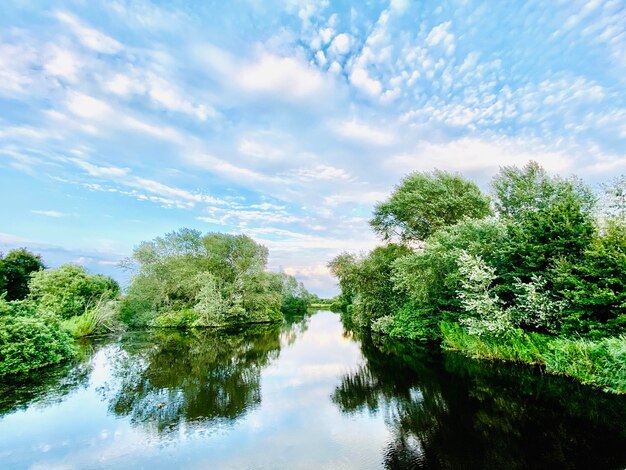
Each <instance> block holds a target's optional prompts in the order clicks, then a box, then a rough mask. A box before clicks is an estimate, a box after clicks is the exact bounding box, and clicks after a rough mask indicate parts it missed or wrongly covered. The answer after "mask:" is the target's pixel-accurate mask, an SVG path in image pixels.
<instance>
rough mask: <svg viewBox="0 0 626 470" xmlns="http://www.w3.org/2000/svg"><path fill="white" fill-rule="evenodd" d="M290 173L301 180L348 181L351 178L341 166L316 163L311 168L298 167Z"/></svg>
mask: <svg viewBox="0 0 626 470" xmlns="http://www.w3.org/2000/svg"><path fill="white" fill-rule="evenodd" d="M291 174H293V176H295V177H296V178H298V179H299V180H301V181H315V180H337V181H350V180H352V179H353V177H352V175H350V173H348V172H347V171H346V170H344V169H342V168H337V167H334V166H330V165H321V164H320V165H316V166H314V167H311V168H299V169H297V170H295V171H293V172H292V173H291Z"/></svg>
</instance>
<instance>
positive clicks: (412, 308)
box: [392, 218, 506, 339]
mask: <svg viewBox="0 0 626 470" xmlns="http://www.w3.org/2000/svg"><path fill="white" fill-rule="evenodd" d="M505 236H506V227H505V226H504V225H503V224H501V223H500V222H498V221H497V220H494V219H489V218H488V219H482V220H471V219H467V220H463V221H461V222H459V223H457V224H455V225H452V226H450V227H445V228H442V229H440V230H438V231H436V232H435V233H434V234H432V235H431V236H430V237H429V238H428V239H427V240H426V243H425V246H424V249H423V250H422V251H417V252H412V253H410V254H408V255H407V256H404V257H402V258H399V259H398V260H396V261H395V262H394V266H393V275H392V277H393V279H392V280H393V283H394V286H395V289H396V290H397V291H402V292H404V293H405V295H406V296H407V297H408V299H409V302H410V304H407V305H405V306H403V307H402V309H401V310H399V311H398V312H397V313H396V327H395V328H394V329H393V331H395V335H397V336H398V337H406V338H411V339H415V338H418V337H421V338H424V339H426V338H431V339H434V338H436V337H438V336H439V328H438V327H437V325H438V324H439V322H440V321H441V320H442V319H443V320H458V319H459V318H460V316H462V315H463V312H462V309H461V306H460V302H459V298H458V296H457V291H458V290H459V288H460V279H461V276H460V273H459V267H458V263H457V260H458V256H459V253H461V252H466V253H468V254H472V255H476V256H481V257H483V259H487V260H490V259H491V258H492V257H493V256H494V253H497V249H496V248H497V246H498V245H499V244H500V243H501V242H502V240H503V238H504V237H505ZM420 330H421V331H420Z"/></svg>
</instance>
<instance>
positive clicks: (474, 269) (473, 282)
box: [458, 252, 512, 337]
mask: <svg viewBox="0 0 626 470" xmlns="http://www.w3.org/2000/svg"><path fill="white" fill-rule="evenodd" d="M458 265H459V271H460V274H461V288H460V289H459V291H458V296H459V299H460V300H461V307H462V308H463V310H464V311H465V312H466V313H467V315H468V316H467V317H465V318H462V319H461V322H460V323H461V324H462V325H464V326H465V327H466V328H467V330H468V332H469V333H470V334H473V335H478V336H483V335H487V336H495V337H498V336H503V335H506V334H507V333H508V332H510V331H511V329H512V323H511V318H510V315H509V312H508V311H507V310H505V309H504V308H503V307H502V303H501V301H500V299H499V298H498V297H497V296H496V295H494V294H493V291H492V289H491V286H492V283H493V281H494V279H495V278H496V274H495V269H494V268H492V267H491V266H488V265H487V264H485V262H484V260H483V259H482V258H481V257H479V256H472V255H470V254H468V253H466V252H462V253H461V254H460V256H459V259H458Z"/></svg>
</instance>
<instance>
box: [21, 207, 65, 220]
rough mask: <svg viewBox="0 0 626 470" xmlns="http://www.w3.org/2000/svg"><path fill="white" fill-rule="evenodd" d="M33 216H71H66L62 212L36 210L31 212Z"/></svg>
mask: <svg viewBox="0 0 626 470" xmlns="http://www.w3.org/2000/svg"><path fill="white" fill-rule="evenodd" d="M30 212H31V213H32V214H37V215H43V216H46V217H53V218H57V219H58V218H61V217H67V216H68V215H69V214H66V213H64V212H60V211H53V210H36V209H33V210H31V211H30Z"/></svg>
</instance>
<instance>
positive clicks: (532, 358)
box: [441, 322, 626, 394]
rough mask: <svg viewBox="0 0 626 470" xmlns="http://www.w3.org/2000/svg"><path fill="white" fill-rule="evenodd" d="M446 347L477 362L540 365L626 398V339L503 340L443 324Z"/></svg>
mask: <svg viewBox="0 0 626 470" xmlns="http://www.w3.org/2000/svg"><path fill="white" fill-rule="evenodd" d="M441 332H442V336H443V347H444V348H445V349H450V350H455V351H459V352H461V353H462V354H464V355H466V356H468V357H472V358H475V359H489V360H502V361H509V362H522V363H527V364H539V365H541V366H543V367H544V368H545V371H546V372H548V373H550V374H556V375H565V376H568V377H573V378H575V379H577V380H579V381H581V382H582V383H584V384H588V385H593V386H596V387H599V388H602V389H604V390H605V391H608V392H612V393H619V394H626V336H620V337H614V338H604V339H602V340H599V341H590V340H586V339H568V338H553V337H549V336H546V335H540V334H537V333H526V332H524V331H522V330H514V331H513V332H511V333H510V334H508V335H506V336H503V337H490V336H477V335H471V334H469V333H468V332H467V331H466V330H465V329H464V328H463V327H462V326H460V325H458V324H456V323H447V322H444V323H442V324H441Z"/></svg>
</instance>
